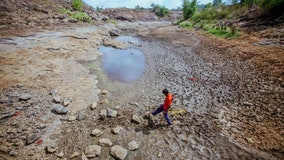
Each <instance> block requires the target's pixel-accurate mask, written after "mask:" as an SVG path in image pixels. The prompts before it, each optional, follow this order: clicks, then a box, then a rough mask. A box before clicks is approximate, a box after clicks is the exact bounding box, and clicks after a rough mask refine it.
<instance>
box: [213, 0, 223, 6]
mask: <svg viewBox="0 0 284 160" xmlns="http://www.w3.org/2000/svg"><path fill="white" fill-rule="evenodd" d="M220 4H222V0H213V6H219V5H220Z"/></svg>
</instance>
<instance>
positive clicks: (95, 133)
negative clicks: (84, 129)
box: [91, 128, 104, 137]
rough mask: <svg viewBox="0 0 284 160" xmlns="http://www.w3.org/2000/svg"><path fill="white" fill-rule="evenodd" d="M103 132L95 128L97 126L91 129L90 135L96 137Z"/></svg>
mask: <svg viewBox="0 0 284 160" xmlns="http://www.w3.org/2000/svg"><path fill="white" fill-rule="evenodd" d="M103 134H104V132H103V131H101V130H99V129H97V128H96V129H94V130H92V133H91V135H92V136H96V137H99V136H101V135H103Z"/></svg>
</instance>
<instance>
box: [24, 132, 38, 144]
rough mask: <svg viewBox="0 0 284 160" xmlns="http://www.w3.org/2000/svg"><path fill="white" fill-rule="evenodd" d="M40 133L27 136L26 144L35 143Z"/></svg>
mask: <svg viewBox="0 0 284 160" xmlns="http://www.w3.org/2000/svg"><path fill="white" fill-rule="evenodd" d="M39 137H40V136H39V134H31V135H27V136H26V145H29V144H32V143H34V142H35V141H36V140H38V139H39Z"/></svg>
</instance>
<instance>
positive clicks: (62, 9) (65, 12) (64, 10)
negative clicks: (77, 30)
mask: <svg viewBox="0 0 284 160" xmlns="http://www.w3.org/2000/svg"><path fill="white" fill-rule="evenodd" d="M58 11H59V12H60V13H64V14H67V15H69V16H72V14H73V13H72V11H70V10H69V9H66V8H59V9H58Z"/></svg>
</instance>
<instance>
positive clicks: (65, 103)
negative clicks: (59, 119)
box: [63, 99, 71, 107]
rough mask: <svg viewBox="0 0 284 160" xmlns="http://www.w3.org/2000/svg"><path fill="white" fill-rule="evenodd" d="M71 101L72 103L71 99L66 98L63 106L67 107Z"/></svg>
mask: <svg viewBox="0 0 284 160" xmlns="http://www.w3.org/2000/svg"><path fill="white" fill-rule="evenodd" d="M70 103H71V101H70V100H69V99H65V100H64V101H63V106H65V107H67V106H68V105H69V104H70Z"/></svg>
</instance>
